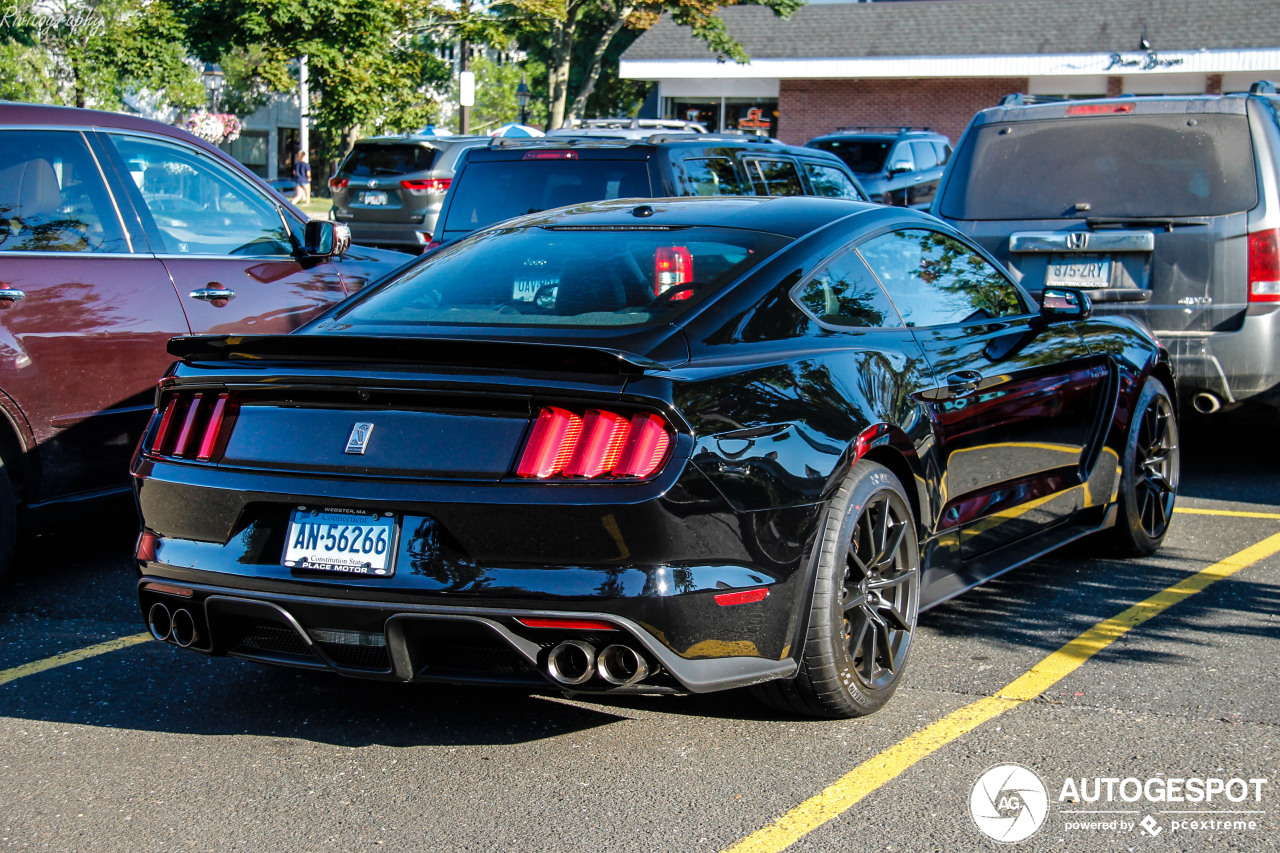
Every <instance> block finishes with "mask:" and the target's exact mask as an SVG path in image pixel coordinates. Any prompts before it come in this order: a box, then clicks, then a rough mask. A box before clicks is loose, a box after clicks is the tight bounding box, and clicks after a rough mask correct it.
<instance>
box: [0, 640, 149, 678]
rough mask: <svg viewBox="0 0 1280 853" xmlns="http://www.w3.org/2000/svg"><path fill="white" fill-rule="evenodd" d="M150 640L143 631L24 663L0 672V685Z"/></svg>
mask: <svg viewBox="0 0 1280 853" xmlns="http://www.w3.org/2000/svg"><path fill="white" fill-rule="evenodd" d="M150 639H151V635H150V634H148V633H146V632H145V631H144V632H143V633H141V634H134V635H132V636H129V637H117V638H116V639H114V640H107V641H106V642H105V643H98V644H97V645H96V646H87V647H86V648H83V649H75V650H74V651H70V652H63V653H62V654H60V655H54V656H53V657H51V658H45V659H44V660H37V661H32V662H31V663H24V664H23V665H22V666H15V667H14V668H13V669H6V670H3V671H0V684H8V683H9V682H10V681H14V680H15V679H18V678H22V677H24V676H27V675H35V674H36V673H38V672H45V671H47V670H50V669H57V668H58V667H60V666H66V665H67V664H69V663H78V662H80V661H82V660H88V659H89V658H92V657H97V656H98V655H105V654H106V653H107V652H114V651H117V650H118V649H127V648H129V646H136V645H137V644H138V643H145V642H146V641H147V640H150Z"/></svg>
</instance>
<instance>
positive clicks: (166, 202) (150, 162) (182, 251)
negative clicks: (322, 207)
mask: <svg viewBox="0 0 1280 853" xmlns="http://www.w3.org/2000/svg"><path fill="white" fill-rule="evenodd" d="M109 136H110V139H111V142H112V143H113V144H114V145H115V147H116V150H117V151H118V152H119V153H120V157H121V159H122V160H123V161H124V166H125V168H126V169H127V170H128V172H127V174H128V175H129V178H130V179H131V180H132V182H133V185H134V186H135V187H136V188H137V190H138V193H139V195H140V197H141V200H142V203H143V204H144V205H145V206H146V210H147V211H148V212H149V213H150V214H151V219H152V220H153V221H154V223H155V228H154V229H152V234H153V235H154V236H155V237H157V238H158V239H159V240H160V241H161V243H162V245H161V246H160V247H157V249H158V250H159V251H163V252H165V253H168V254H175V255H246V256H257V255H290V254H292V251H293V244H292V242H291V241H290V237H289V233H288V231H287V230H286V228H285V223H284V220H283V219H282V218H281V215H280V211H279V209H278V208H277V207H276V205H275V204H273V203H272V202H270V201H268V200H267V198H266V197H265V196H264V195H262V194H260V193H258V192H256V191H255V190H254V189H253V187H252V186H251V185H250V184H249V183H248V182H247V181H246V180H245V179H244V178H243V177H241V176H240V175H237V174H235V173H234V172H232V171H231V170H229V169H227V168H226V167H225V166H223V165H222V164H220V163H216V162H214V161H213V160H212V159H211V158H209V157H206V156H205V155H204V154H202V153H200V152H199V151H196V150H195V149H192V148H189V147H187V146H185V145H178V144H175V143H171V142H162V141H160V140H157V139H149V138H143V137H138V136H122V135H118V134H110V135H109Z"/></svg>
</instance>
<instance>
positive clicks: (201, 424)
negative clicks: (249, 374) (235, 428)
mask: <svg viewBox="0 0 1280 853" xmlns="http://www.w3.org/2000/svg"><path fill="white" fill-rule="evenodd" d="M235 408H236V406H235V401H234V400H232V398H231V395H230V394H226V393H221V394H219V393H216V392H211V391H179V392H176V393H174V394H170V395H169V396H168V397H167V398H166V399H164V400H163V402H161V404H160V409H159V411H158V412H157V415H156V417H157V421H156V426H155V429H154V430H152V431H151V434H150V435H149V436H148V439H147V446H146V452H147V453H148V454H149V455H151V456H169V457H173V458H175V459H193V460H195V461H196V462H212V461H214V460H215V459H216V458H217V457H218V456H219V455H221V453H222V450H223V448H224V447H225V446H226V439H227V437H228V436H229V435H230V434H231V425H232V422H233V420H234V417H235Z"/></svg>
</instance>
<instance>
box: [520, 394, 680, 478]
mask: <svg viewBox="0 0 1280 853" xmlns="http://www.w3.org/2000/svg"><path fill="white" fill-rule="evenodd" d="M671 444H672V434H671V427H670V426H669V425H668V424H667V422H666V421H665V420H663V419H662V418H661V417H660V416H659V415H655V414H653V413H651V412H636V413H631V414H627V413H622V412H614V411H609V410H607V409H586V410H574V409H569V408H562V407H559V406H547V407H545V408H543V409H542V410H541V411H540V412H539V413H538V418H537V420H535V421H534V424H533V429H532V430H531V431H530V433H529V438H528V440H527V441H526V442H525V445H524V450H523V451H522V452H521V454H520V461H519V463H517V465H516V476H517V477H525V478H529V479H536V480H612V479H628V480H643V479H645V478H647V477H650V476H652V475H653V474H655V473H656V472H657V471H658V470H659V469H660V468H661V467H662V464H663V463H664V462H665V461H666V459H667V455H668V451H669V450H670V449H671Z"/></svg>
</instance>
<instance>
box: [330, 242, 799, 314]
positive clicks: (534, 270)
mask: <svg viewBox="0 0 1280 853" xmlns="http://www.w3.org/2000/svg"><path fill="white" fill-rule="evenodd" d="M788 242H789V239H788V238H786V237H782V236H779V235H776V234H766V233H762V232H759V231H743V230H738V229H730V228H706V227H698V228H670V229H667V228H664V229H652V230H636V229H634V228H633V227H631V226H628V227H627V228H626V229H625V230H610V229H607V228H593V229H563V228H557V227H546V228H540V227H529V228H518V229H498V230H495V231H489V232H486V233H484V234H479V235H476V236H475V237H472V238H470V239H468V240H464V241H462V242H459V243H456V244H454V245H452V246H446V247H445V248H444V249H441V250H440V251H439V252H438V253H437V254H435V255H433V256H432V257H431V258H430V259H429V260H426V261H424V262H423V263H422V264H421V265H419V266H415V267H413V268H411V269H409V270H407V271H406V272H405V273H404V274H403V275H401V276H400V277H399V278H397V279H395V280H393V281H391V282H388V283H387V284H385V285H383V286H381V287H379V288H378V290H377V291H376V292H374V293H371V294H370V295H369V296H368V297H367V298H365V299H362V300H360V301H358V302H356V303H355V304H354V305H352V306H351V307H350V308H349V309H347V310H346V311H345V312H343V314H342V315H341V316H342V319H343V321H344V322H347V323H351V324H354V325H358V326H359V325H363V326H405V325H410V326H412V325H451V326H551V327H580V326H610V327H613V326H642V325H647V324H655V323H669V322H671V321H672V320H673V319H674V318H676V317H678V316H679V315H681V314H683V313H685V312H686V311H687V310H688V309H689V308H691V307H693V306H694V305H697V304H699V303H700V302H702V301H704V300H706V299H707V298H708V297H710V296H711V295H713V294H714V293H716V292H718V291H719V290H721V289H722V288H723V287H724V286H725V285H727V284H729V283H730V282H732V281H733V280H734V279H736V278H738V277H739V276H740V275H742V274H743V273H745V272H747V271H748V270H750V269H752V268H753V267H755V266H757V265H758V264H760V263H761V262H762V261H763V260H764V259H766V258H768V257H769V256H770V255H772V254H774V253H775V252H777V251H778V250H779V249H780V248H782V247H783V246H784V245H786V244H787V243H788Z"/></svg>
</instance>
